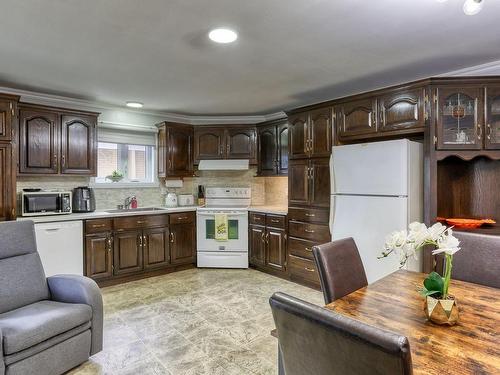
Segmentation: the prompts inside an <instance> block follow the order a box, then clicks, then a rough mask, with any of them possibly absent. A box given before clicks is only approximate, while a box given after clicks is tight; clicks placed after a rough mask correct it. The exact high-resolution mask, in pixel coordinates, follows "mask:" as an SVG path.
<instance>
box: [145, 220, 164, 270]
mask: <svg viewBox="0 0 500 375" xmlns="http://www.w3.org/2000/svg"><path fill="white" fill-rule="evenodd" d="M142 238H143V241H142V246H143V251H144V269H152V268H159V267H164V266H167V265H168V264H169V263H170V251H169V239H168V238H169V230H168V228H167V227H162V228H152V229H145V230H144V231H143V234H142Z"/></svg>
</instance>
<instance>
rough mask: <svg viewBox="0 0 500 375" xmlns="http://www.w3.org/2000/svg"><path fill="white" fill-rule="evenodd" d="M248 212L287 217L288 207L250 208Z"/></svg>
mask: <svg viewBox="0 0 500 375" xmlns="http://www.w3.org/2000/svg"><path fill="white" fill-rule="evenodd" d="M248 211H251V212H262V213H264V214H275V215H287V214H288V207H287V206H272V205H269V206H250V207H249V208H248Z"/></svg>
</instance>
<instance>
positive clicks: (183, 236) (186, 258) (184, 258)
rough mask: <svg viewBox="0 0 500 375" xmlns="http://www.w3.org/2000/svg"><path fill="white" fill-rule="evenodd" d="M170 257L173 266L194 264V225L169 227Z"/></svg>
mask: <svg viewBox="0 0 500 375" xmlns="http://www.w3.org/2000/svg"><path fill="white" fill-rule="evenodd" d="M170 257H171V262H172V264H173V265H179V264H190V263H195V262H196V228H195V226H194V224H178V225H172V226H170Z"/></svg>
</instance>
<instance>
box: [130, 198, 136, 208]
mask: <svg viewBox="0 0 500 375" xmlns="http://www.w3.org/2000/svg"><path fill="white" fill-rule="evenodd" d="M130 208H137V198H136V197H132V199H130Z"/></svg>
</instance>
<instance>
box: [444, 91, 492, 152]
mask: <svg viewBox="0 0 500 375" xmlns="http://www.w3.org/2000/svg"><path fill="white" fill-rule="evenodd" d="M482 93H483V89H481V87H474V88H438V89H437V106H438V108H437V127H436V130H437V138H438V139H437V140H438V142H437V148H438V149H448V150H449V149H451V150H454V149H465V150H468V149H471V150H476V149H481V148H482V146H483V137H482V133H483V124H482V123H483V99H482V97H483V95H482Z"/></svg>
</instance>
